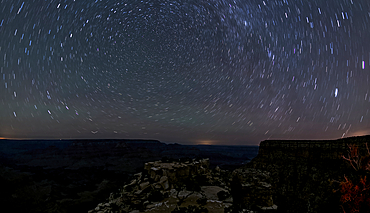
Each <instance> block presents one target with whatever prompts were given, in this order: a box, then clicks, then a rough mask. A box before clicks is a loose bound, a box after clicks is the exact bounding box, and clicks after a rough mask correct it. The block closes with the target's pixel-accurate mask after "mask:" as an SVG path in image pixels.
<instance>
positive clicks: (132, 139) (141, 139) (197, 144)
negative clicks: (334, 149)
mask: <svg viewBox="0 0 370 213" xmlns="http://www.w3.org/2000/svg"><path fill="white" fill-rule="evenodd" d="M367 136H368V137H369V136H370V135H358V136H348V137H342V138H333V139H271V138H269V139H266V140H261V141H260V142H259V143H258V144H256V145H255V144H253V145H252V144H250V145H243V144H202V143H192V142H169V141H161V140H159V139H143V138H6V137H0V141H2V140H10V141H27V140H28V141H45V140H50V141H63V140H64V141H70V140H128V141H134V140H138V141H158V142H161V143H165V144H180V145H192V146H194V145H196V146H260V144H261V142H263V141H287V140H288V141H323V140H324V141H331V140H340V139H346V138H356V137H367Z"/></svg>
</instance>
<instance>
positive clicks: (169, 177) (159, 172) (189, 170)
mask: <svg viewBox="0 0 370 213" xmlns="http://www.w3.org/2000/svg"><path fill="white" fill-rule="evenodd" d="M208 168H209V159H203V160H198V161H195V160H192V161H186V162H162V161H155V162H149V163H145V166H144V170H145V171H146V173H147V174H148V175H149V178H150V180H151V181H154V182H158V181H160V184H162V182H163V181H165V183H166V186H167V188H174V185H176V184H177V183H182V182H184V181H186V180H187V179H189V178H190V177H192V176H194V175H201V174H206V173H207V172H209V170H208ZM161 180H162V181H161Z"/></svg>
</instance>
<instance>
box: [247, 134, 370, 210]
mask: <svg viewBox="0 0 370 213" xmlns="http://www.w3.org/2000/svg"><path fill="white" fill-rule="evenodd" d="M368 141H370V137H369V136H361V137H351V138H344V139H339V140H331V141H329V140H326V141H324V140H322V141H307V140H291V141H288V140H267V141H263V142H261V144H260V149H259V153H258V155H257V157H256V158H254V159H253V160H252V161H251V162H250V163H248V164H247V165H246V166H245V167H250V168H256V169H261V170H265V171H268V172H270V174H271V179H272V187H273V191H274V195H273V198H274V202H276V204H277V205H278V206H279V209H278V210H279V212H287V213H289V212H341V208H340V203H339V198H340V193H339V191H338V189H339V187H340V186H339V183H338V181H342V180H343V179H344V175H347V176H348V175H350V174H353V172H354V171H353V169H352V168H351V167H350V165H349V164H348V163H347V162H346V161H345V160H343V158H342V156H343V155H345V156H348V150H349V149H348V145H349V144H355V145H357V146H358V147H359V151H360V153H361V154H362V155H364V154H366V153H367V148H366V142H368ZM369 145H370V144H369Z"/></svg>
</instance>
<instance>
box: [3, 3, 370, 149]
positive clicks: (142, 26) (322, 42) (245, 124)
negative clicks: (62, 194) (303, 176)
mask: <svg viewBox="0 0 370 213" xmlns="http://www.w3.org/2000/svg"><path fill="white" fill-rule="evenodd" d="M369 21H370V1H368V0H274V1H272V0H264V1H263V0H172V1H165V0H163V1H162V0H155V1H154V0H153V1H140V0H121V1H116V0H109V1H108V0H27V1H24V0H23V1H22V0H20V1H19V0H0V138H35V139H37V138H39V139H41V138H43V139H46V138H55V139H61V138H144V139H146V138H147V139H158V140H160V141H163V142H177V143H183V144H226V145H257V144H259V142H260V141H261V140H265V139H334V138H341V137H348V136H358V135H366V134H370V114H369V109H370V83H369V78H370V23H369Z"/></svg>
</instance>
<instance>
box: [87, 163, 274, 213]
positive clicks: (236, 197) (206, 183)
mask: <svg viewBox="0 0 370 213" xmlns="http://www.w3.org/2000/svg"><path fill="white" fill-rule="evenodd" d="M209 163H210V162H209V160H208V159H203V160H188V161H185V162H179V161H176V162H168V161H155V162H148V163H146V164H145V166H144V172H141V173H137V174H135V175H134V179H132V180H131V181H130V183H129V184H126V185H125V186H124V187H123V188H122V190H121V191H120V192H119V193H117V194H111V196H110V197H109V199H108V202H104V203H100V204H98V205H97V207H96V208H95V209H92V210H90V211H89V213H98V212H172V211H173V210H175V209H177V208H185V207H187V208H204V209H207V210H208V211H209V212H215V213H218V212H220V213H221V212H231V211H234V210H235V209H233V203H234V204H235V203H236V205H237V208H236V209H237V210H238V211H240V212H266V211H269V210H270V211H271V210H272V211H274V210H276V208H277V206H276V205H274V203H273V198H272V187H271V184H270V182H269V181H270V176H269V173H267V172H263V171H260V170H256V169H245V170H242V169H240V170H235V171H234V172H232V173H231V172H228V171H225V170H221V169H220V168H219V167H216V168H215V169H213V170H210V169H209ZM252 210H253V211H252Z"/></svg>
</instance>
